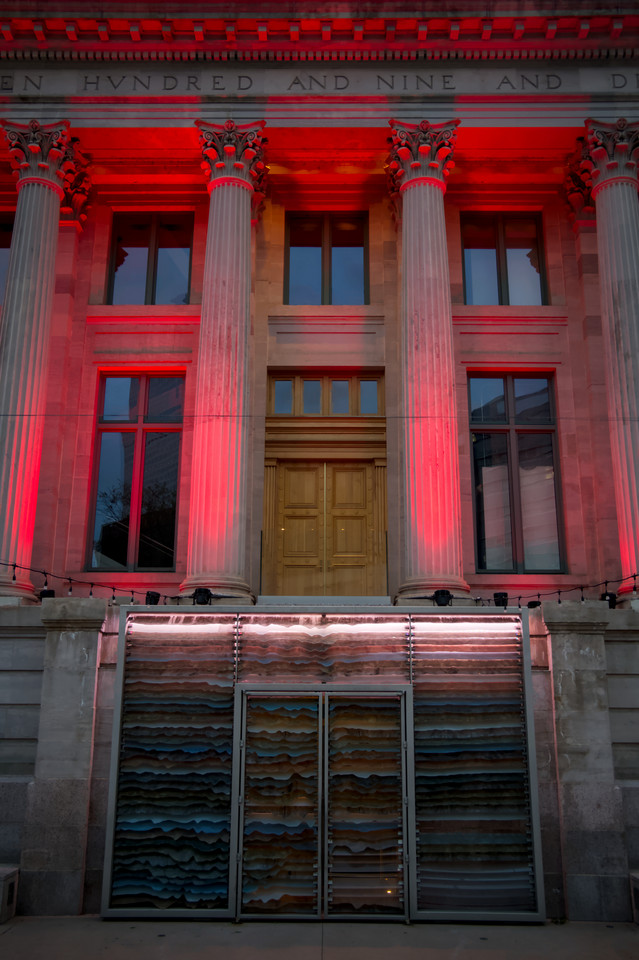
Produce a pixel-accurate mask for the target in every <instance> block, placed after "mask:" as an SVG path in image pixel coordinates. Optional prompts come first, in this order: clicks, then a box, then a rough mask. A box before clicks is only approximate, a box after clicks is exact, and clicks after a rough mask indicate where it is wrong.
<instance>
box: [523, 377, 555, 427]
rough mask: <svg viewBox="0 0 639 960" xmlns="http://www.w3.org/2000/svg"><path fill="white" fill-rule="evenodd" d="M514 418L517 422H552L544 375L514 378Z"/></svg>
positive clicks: (546, 380)
mask: <svg viewBox="0 0 639 960" xmlns="http://www.w3.org/2000/svg"><path fill="white" fill-rule="evenodd" d="M515 419H516V421H517V423H552V416H551V410H550V391H549V383H548V379H547V378H546V377H539V378H528V377H522V378H521V379H520V378H515Z"/></svg>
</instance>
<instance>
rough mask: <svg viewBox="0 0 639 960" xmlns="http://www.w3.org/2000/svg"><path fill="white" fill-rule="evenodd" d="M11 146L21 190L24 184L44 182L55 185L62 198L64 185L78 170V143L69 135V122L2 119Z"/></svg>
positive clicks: (12, 158)
mask: <svg viewBox="0 0 639 960" xmlns="http://www.w3.org/2000/svg"><path fill="white" fill-rule="evenodd" d="M2 126H3V127H4V133H5V137H6V138H7V143H8V146H9V155H10V158H11V165H12V167H13V169H14V171H15V172H16V173H17V175H18V190H19V189H20V187H21V186H22V185H23V184H24V183H34V182H35V183H41V184H43V185H44V186H48V187H52V188H53V189H54V190H55V191H56V192H57V193H59V195H60V197H62V196H63V194H64V186H65V184H66V183H68V182H69V181H70V180H71V179H72V178H73V176H74V175H75V173H76V169H75V164H74V144H73V142H72V140H71V138H70V137H69V124H68V123H67V121H66V120H61V121H60V122H59V123H46V124H40V123H38V121H37V120H31V121H30V122H29V123H12V122H8V121H4V120H3V121H2Z"/></svg>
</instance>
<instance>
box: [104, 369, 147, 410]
mask: <svg viewBox="0 0 639 960" xmlns="http://www.w3.org/2000/svg"><path fill="white" fill-rule="evenodd" d="M139 394H140V379H139V377H106V378H105V380H104V401H103V404H102V419H103V420H128V421H135V420H137V418H138V397H139Z"/></svg>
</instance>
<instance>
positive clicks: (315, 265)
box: [288, 217, 322, 304]
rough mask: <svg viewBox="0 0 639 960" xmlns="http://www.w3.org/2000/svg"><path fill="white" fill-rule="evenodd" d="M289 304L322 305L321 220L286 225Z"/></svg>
mask: <svg viewBox="0 0 639 960" xmlns="http://www.w3.org/2000/svg"><path fill="white" fill-rule="evenodd" d="M288 270H289V295H288V302H289V303H307V304H317V303H321V302H322V220H321V219H319V218H317V217H310V218H309V217H305V218H304V219H301V218H300V219H298V218H295V219H293V220H291V222H290V224H289V261H288Z"/></svg>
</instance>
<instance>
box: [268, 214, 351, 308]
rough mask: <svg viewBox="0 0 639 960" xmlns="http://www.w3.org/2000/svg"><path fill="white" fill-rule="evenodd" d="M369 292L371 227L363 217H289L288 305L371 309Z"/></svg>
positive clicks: (320, 215) (286, 300)
mask: <svg viewBox="0 0 639 960" xmlns="http://www.w3.org/2000/svg"><path fill="white" fill-rule="evenodd" d="M367 286H368V283H367V221H366V218H365V217H364V216H362V215H358V216H352V215H348V214H314V215H306V216H300V215H291V216H290V217H288V219H287V256H286V280H285V291H284V300H285V302H286V303H292V304H304V305H313V304H322V303H327V304H329V303H334V304H343V305H353V304H362V303H367V302H368V289H367Z"/></svg>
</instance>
